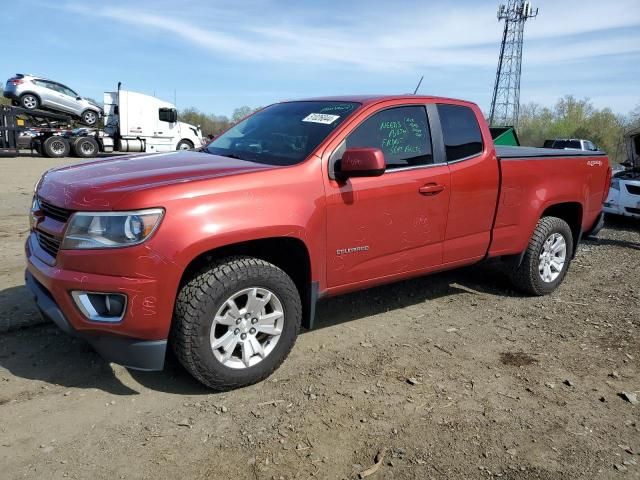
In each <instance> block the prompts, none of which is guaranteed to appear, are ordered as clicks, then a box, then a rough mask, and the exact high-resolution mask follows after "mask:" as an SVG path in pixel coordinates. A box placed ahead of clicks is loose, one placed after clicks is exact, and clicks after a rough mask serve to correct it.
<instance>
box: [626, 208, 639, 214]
mask: <svg viewBox="0 0 640 480" xmlns="http://www.w3.org/2000/svg"><path fill="white" fill-rule="evenodd" d="M625 210H626V211H627V212H629V213H635V214H636V215H640V208H632V207H625Z"/></svg>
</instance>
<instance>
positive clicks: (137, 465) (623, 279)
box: [0, 158, 640, 480]
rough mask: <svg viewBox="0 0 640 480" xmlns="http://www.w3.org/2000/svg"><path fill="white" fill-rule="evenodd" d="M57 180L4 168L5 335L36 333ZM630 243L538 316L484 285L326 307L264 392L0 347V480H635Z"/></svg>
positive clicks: (630, 231) (628, 229)
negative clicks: (215, 388) (26, 244)
mask: <svg viewBox="0 0 640 480" xmlns="http://www.w3.org/2000/svg"><path fill="white" fill-rule="evenodd" d="M67 161H72V160H63V161H60V160H58V161H53V160H45V159H33V158H21V159H0V168H2V171H3V176H2V178H0V200H1V205H0V218H1V221H0V237H2V247H3V248H2V251H1V254H2V262H1V263H0V265H2V266H1V267H0V268H1V269H2V271H1V273H2V282H3V283H2V286H0V327H2V326H4V328H5V329H6V327H8V326H10V327H16V326H19V325H24V324H32V323H33V322H34V320H35V319H36V318H37V317H36V314H35V311H34V310H33V307H32V305H31V303H30V300H29V298H28V295H26V292H25V290H24V287H23V286H22V269H23V265H24V264H23V258H22V243H23V241H24V238H25V235H26V233H27V218H26V214H25V213H26V211H27V209H28V207H29V202H30V199H31V193H32V187H33V184H34V183H35V181H36V179H37V177H38V176H39V175H40V174H41V172H42V171H43V170H45V169H46V168H50V167H53V166H55V165H59V164H63V163H66V162H67ZM639 232H640V223H638V222H633V221H628V220H623V219H618V220H613V221H612V220H610V221H609V222H608V225H607V228H606V229H605V230H603V231H602V232H601V234H600V236H599V240H597V241H591V242H585V243H584V244H583V245H582V247H581V248H580V250H579V253H578V256H577V258H576V260H575V261H574V262H573V264H572V266H571V270H570V271H569V274H568V276H567V278H566V281H565V282H564V284H563V285H562V286H561V287H560V288H559V289H558V290H557V291H556V292H555V293H554V294H553V295H551V296H549V297H544V298H530V297H523V296H521V295H519V294H517V293H516V292H514V291H513V290H512V289H511V288H510V286H509V283H508V281H507V280H506V279H505V277H504V275H503V274H502V273H501V272H500V271H499V270H498V269H497V268H495V267H492V266H490V265H480V266H475V267H472V268H466V269H462V270H457V271H453V272H447V273H443V274H438V275H434V276H431V277H426V278H422V279H417V280H413V281H407V282H401V283H397V284H394V285H390V286H385V287H379V288H375V289H372V290H368V291H364V292H359V293H355V294H351V295H347V296H343V297H339V298H335V299H330V300H327V301H325V302H324V303H322V304H321V305H320V307H319V313H318V316H319V328H317V329H316V330H314V331H311V332H306V333H304V334H302V335H301V336H300V338H299V340H298V343H297V344H296V347H295V348H294V351H293V352H292V354H291V356H290V357H289V359H288V360H286V361H285V362H284V364H283V366H282V367H281V368H280V369H279V370H278V371H277V372H276V373H275V374H274V375H273V376H272V377H271V378H270V379H268V380H267V381H265V382H263V383H261V384H259V385H254V386H252V387H249V388H244V389H241V390H236V391H232V392H228V393H222V394H212V393H211V392H209V391H207V390H205V389H204V388H203V387H201V386H200V385H199V384H198V383H197V382H195V381H194V380H192V379H191V378H190V377H189V375H188V374H187V373H185V372H184V371H183V370H182V369H181V367H180V366H179V365H177V363H176V361H175V360H174V359H172V358H170V359H169V360H168V365H167V368H166V370H165V371H164V372H161V373H141V372H134V371H128V370H126V369H124V368H122V367H119V366H116V365H109V364H106V363H105V362H103V361H102V360H101V359H100V358H99V357H98V356H97V355H96V354H95V353H93V352H92V351H91V350H90V348H89V347H87V346H86V345H85V344H83V343H82V342H80V341H78V340H75V339H72V338H69V337H67V336H65V335H64V334H62V333H60V332H59V331H58V330H57V329H56V328H55V327H53V326H51V325H48V324H44V325H39V326H35V327H30V328H23V329H17V330H12V331H9V332H5V333H2V334H0V465H2V474H0V477H2V478H7V479H13V478H65V477H66V478H79V479H84V478H93V479H103V478H104V479H112V478H126V479H139V478H176V477H183V478H203V479H204V478H207V479H218V478H220V479H226V478H238V479H244V478H248V479H259V480H262V479H293V478H300V479H306V478H323V479H324V478H327V479H342V478H345V479H352V478H358V476H359V474H361V473H362V472H365V471H366V470H367V469H369V468H370V467H372V466H374V465H375V464H376V457H378V459H379V460H380V462H379V467H378V470H377V471H376V472H375V473H373V474H372V475H371V476H370V477H367V478H373V479H375V478H385V479H386V478H391V479H409V478H412V479H413V478H415V479H424V478H434V479H453V478H455V479H458V478H460V479H469V478H498V477H500V478H504V479H554V480H555V479H577V478H580V479H594V478H597V479H600V478H640V405H638V404H635V405H634V403H636V401H637V400H636V399H640V348H639V347H640V338H639V332H640V288H639V283H640V275H639V273H638V272H640V234H639ZM623 392H626V394H623ZM367 473H368V472H367Z"/></svg>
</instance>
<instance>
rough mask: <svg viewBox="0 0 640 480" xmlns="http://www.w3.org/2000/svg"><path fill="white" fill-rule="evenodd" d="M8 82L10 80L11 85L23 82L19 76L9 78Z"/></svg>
mask: <svg viewBox="0 0 640 480" xmlns="http://www.w3.org/2000/svg"><path fill="white" fill-rule="evenodd" d="M9 82H11V84H12V85H20V84H21V83H22V82H23V80H21V79H19V78H12V79H11V80H9Z"/></svg>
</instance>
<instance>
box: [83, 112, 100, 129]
mask: <svg viewBox="0 0 640 480" xmlns="http://www.w3.org/2000/svg"><path fill="white" fill-rule="evenodd" d="M80 118H81V120H82V123H84V124H85V125H87V126H89V127H95V126H96V124H97V123H98V113H97V112H95V111H93V110H85V111H84V112H82V115H81V117H80Z"/></svg>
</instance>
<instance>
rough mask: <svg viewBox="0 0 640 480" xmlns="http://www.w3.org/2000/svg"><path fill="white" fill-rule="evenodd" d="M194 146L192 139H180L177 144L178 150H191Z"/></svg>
mask: <svg viewBox="0 0 640 480" xmlns="http://www.w3.org/2000/svg"><path fill="white" fill-rule="evenodd" d="M192 148H193V142H192V141H191V140H180V141H179V142H178V145H176V150H191V149H192Z"/></svg>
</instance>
